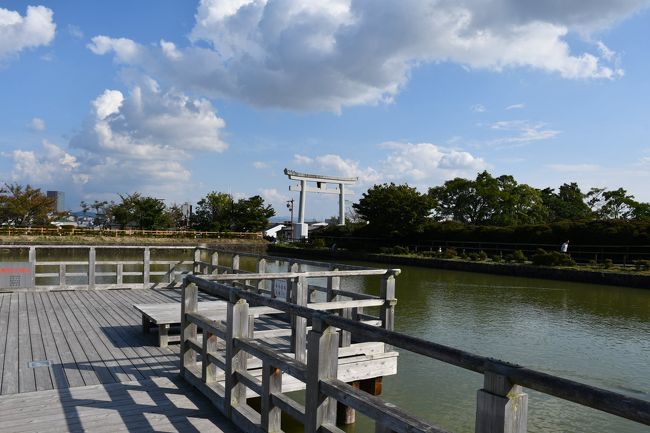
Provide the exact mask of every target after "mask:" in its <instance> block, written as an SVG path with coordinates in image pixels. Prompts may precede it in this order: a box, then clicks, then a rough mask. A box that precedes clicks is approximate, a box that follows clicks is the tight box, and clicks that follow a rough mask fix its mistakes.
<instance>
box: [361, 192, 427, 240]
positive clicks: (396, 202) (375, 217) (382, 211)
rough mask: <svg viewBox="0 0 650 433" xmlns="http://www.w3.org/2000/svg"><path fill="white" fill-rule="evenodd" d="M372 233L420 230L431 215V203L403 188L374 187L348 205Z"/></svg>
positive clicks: (397, 232)
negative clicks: (355, 201) (365, 222)
mask: <svg viewBox="0 0 650 433" xmlns="http://www.w3.org/2000/svg"><path fill="white" fill-rule="evenodd" d="M352 207H353V208H354V210H355V211H356V212H357V214H358V215H359V217H361V218H362V219H363V220H365V221H367V222H368V225H369V226H370V227H371V228H372V229H373V230H375V231H378V232H379V231H381V232H384V233H386V234H402V233H408V232H416V231H420V230H421V229H422V226H423V224H424V222H425V221H426V220H427V218H428V216H429V214H430V212H431V207H432V206H431V199H430V198H429V196H428V195H425V194H420V193H419V192H418V191H417V190H416V189H415V188H412V187H410V186H408V185H407V184H403V185H395V184H394V183H390V184H383V185H375V186H373V187H372V188H370V189H369V190H368V191H366V192H364V193H363V196H362V197H361V199H360V200H359V203H355V204H353V205H352Z"/></svg>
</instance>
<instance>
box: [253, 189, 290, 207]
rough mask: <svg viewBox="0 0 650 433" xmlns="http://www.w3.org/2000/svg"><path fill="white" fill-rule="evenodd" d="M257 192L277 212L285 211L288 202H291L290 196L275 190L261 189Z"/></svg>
mask: <svg viewBox="0 0 650 433" xmlns="http://www.w3.org/2000/svg"><path fill="white" fill-rule="evenodd" d="M257 191H258V193H259V195H260V196H261V197H262V198H263V199H264V201H265V202H267V203H269V204H271V206H273V208H274V209H275V210H276V212H278V210H280V209H283V208H284V207H285V206H286V202H287V200H289V195H288V194H283V193H281V192H280V191H278V190H277V189H275V188H261V189H258V190H257Z"/></svg>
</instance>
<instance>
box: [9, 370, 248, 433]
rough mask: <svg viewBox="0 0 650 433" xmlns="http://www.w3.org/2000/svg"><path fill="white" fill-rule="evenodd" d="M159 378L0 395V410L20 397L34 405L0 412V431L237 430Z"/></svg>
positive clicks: (187, 391) (202, 401) (184, 389)
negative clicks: (29, 400) (17, 410)
mask: <svg viewBox="0 0 650 433" xmlns="http://www.w3.org/2000/svg"><path fill="white" fill-rule="evenodd" d="M160 379H161V378H159V379H158V380H143V381H136V382H127V383H113V384H106V385H94V386H85V387H81V388H71V389H68V390H50V391H40V392H35V393H27V394H20V395H16V396H0V408H4V407H5V406H6V404H7V403H8V404H10V405H13V404H15V403H16V400H25V399H26V398H28V399H31V401H32V403H34V404H32V405H30V406H23V407H22V408H21V409H20V411H19V412H15V411H14V412H12V411H4V412H0V430H1V431H11V432H15V433H21V432H39V431H43V432H52V431H64V432H66V431H93V432H118V431H130V432H134V431H175V432H215V433H236V432H238V431H239V430H238V429H237V428H236V427H234V426H233V425H232V424H231V423H230V422H229V421H227V420H226V419H225V418H223V417H222V416H221V415H220V414H219V413H218V411H216V410H215V409H214V407H213V406H212V405H211V404H210V402H209V401H208V400H207V399H206V398H205V397H203V396H202V395H200V394H199V393H197V392H196V391H194V390H192V389H191V387H189V386H188V385H186V384H184V383H182V382H179V381H176V382H174V381H171V380H160Z"/></svg>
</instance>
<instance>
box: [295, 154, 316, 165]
mask: <svg viewBox="0 0 650 433" xmlns="http://www.w3.org/2000/svg"><path fill="white" fill-rule="evenodd" d="M293 162H294V163H295V164H298V165H309V164H311V163H313V162H314V160H313V159H312V158H310V157H308V156H305V155H298V154H295V155H293Z"/></svg>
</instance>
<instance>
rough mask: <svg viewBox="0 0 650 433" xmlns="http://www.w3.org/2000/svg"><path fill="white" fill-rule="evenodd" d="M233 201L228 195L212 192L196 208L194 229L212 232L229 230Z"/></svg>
mask: <svg viewBox="0 0 650 433" xmlns="http://www.w3.org/2000/svg"><path fill="white" fill-rule="evenodd" d="M234 204H235V203H234V201H233V199H232V196H231V195H230V194H225V193H222V192H216V191H212V192H211V193H208V195H206V196H205V197H203V198H202V199H201V200H199V202H198V203H197V206H196V212H195V213H194V224H193V225H194V228H196V229H198V230H206V231H213V232H223V231H228V230H230V229H231V226H232V214H233V207H234Z"/></svg>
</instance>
